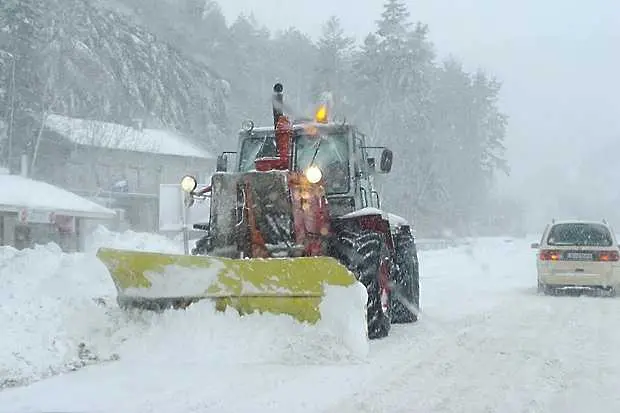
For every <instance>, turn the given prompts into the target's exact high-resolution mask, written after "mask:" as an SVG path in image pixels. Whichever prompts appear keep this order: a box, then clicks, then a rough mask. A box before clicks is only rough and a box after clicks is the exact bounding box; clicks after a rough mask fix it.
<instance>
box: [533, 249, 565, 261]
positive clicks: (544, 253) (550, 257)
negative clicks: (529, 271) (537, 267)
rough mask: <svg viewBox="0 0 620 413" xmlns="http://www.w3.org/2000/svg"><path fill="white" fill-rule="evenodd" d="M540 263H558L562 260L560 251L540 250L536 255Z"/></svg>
mask: <svg viewBox="0 0 620 413" xmlns="http://www.w3.org/2000/svg"><path fill="white" fill-rule="evenodd" d="M538 256H539V257H540V259H541V260H542V261H559V260H560V259H561V258H562V254H561V253H560V251H553V250H541V251H540V254H539V255H538Z"/></svg>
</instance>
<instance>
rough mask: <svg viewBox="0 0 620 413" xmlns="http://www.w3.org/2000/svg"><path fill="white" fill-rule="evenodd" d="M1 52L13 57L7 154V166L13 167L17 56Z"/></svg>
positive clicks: (4, 51) (0, 51)
mask: <svg viewBox="0 0 620 413" xmlns="http://www.w3.org/2000/svg"><path fill="white" fill-rule="evenodd" d="M0 53H2V54H4V55H6V56H9V57H10V58H11V62H12V63H11V103H10V105H11V107H10V114H9V130H8V136H7V138H8V151H7V156H6V166H7V168H8V169H9V171H10V169H11V158H12V157H13V120H14V119H15V56H14V55H13V54H12V53H9V52H7V51H6V50H0Z"/></svg>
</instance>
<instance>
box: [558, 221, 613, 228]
mask: <svg viewBox="0 0 620 413" xmlns="http://www.w3.org/2000/svg"><path fill="white" fill-rule="evenodd" d="M558 224H594V225H604V226H606V227H609V223H607V222H605V221H594V220H587V219H563V220H556V221H553V222H551V225H552V226H553V225H558Z"/></svg>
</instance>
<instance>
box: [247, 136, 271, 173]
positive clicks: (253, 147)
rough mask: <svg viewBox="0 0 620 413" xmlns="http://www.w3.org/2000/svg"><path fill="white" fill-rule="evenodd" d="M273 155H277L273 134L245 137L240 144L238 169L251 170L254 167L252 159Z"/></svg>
mask: <svg viewBox="0 0 620 413" xmlns="http://www.w3.org/2000/svg"><path fill="white" fill-rule="evenodd" d="M275 156H278V151H277V148H276V138H275V137H274V136H268V135H267V136H251V137H248V138H245V139H244V140H243V143H242V144H241V153H240V156H239V171H241V172H248V171H253V170H254V169H256V167H255V164H254V161H255V160H256V159H257V158H264V157H275Z"/></svg>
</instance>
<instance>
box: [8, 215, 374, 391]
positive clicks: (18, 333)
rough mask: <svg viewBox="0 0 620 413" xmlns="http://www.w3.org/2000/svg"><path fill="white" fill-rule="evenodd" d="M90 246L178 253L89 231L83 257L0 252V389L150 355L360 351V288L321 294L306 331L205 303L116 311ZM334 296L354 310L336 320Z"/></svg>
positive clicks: (42, 249) (289, 356)
mask: <svg viewBox="0 0 620 413" xmlns="http://www.w3.org/2000/svg"><path fill="white" fill-rule="evenodd" d="M100 246H107V247H112V248H130V249H140V250H148V251H160V252H176V253H178V252H180V251H181V250H182V246H181V244H180V243H178V242H176V241H173V240H170V239H168V238H166V237H162V236H158V235H153V234H139V233H133V232H131V231H128V232H126V233H123V234H116V233H113V232H110V231H108V230H106V229H105V228H103V227H100V228H99V229H97V231H95V232H94V233H93V236H92V237H91V239H90V240H89V247H88V248H89V249H88V251H87V252H86V253H75V254H66V253H63V252H62V251H61V250H60V248H59V247H58V246H57V245H55V244H48V245H44V246H36V247H35V248H33V249H26V250H22V251H18V250H15V249H13V248H11V247H0V323H1V324H2V326H3V329H4V335H3V339H2V340H1V341H0V388H2V387H10V386H16V385H21V384H25V383H28V382H31V381H36V380H39V379H41V378H45V377H48V376H51V375H56V374H60V373H63V372H69V371H72V370H75V369H78V368H81V367H84V366H87V365H90V364H98V363H102V362H106V361H115V360H117V359H119V358H122V359H141V358H145V357H149V358H150V357H157V354H162V357H163V358H168V357H170V354H176V355H177V356H178V357H180V358H181V359H183V358H187V360H193V359H200V360H201V362H202V363H205V362H208V363H213V364H221V363H234V364H238V363H272V362H280V363H282V362H283V363H299V362H302V363H323V362H338V361H353V360H357V359H359V358H360V357H365V356H366V354H367V352H368V342H367V339H366V330H365V322H364V311H363V308H364V307H363V305H364V303H365V301H366V296H365V294H366V291H365V289H363V287H362V288H361V289H360V288H359V287H360V285H354V286H353V287H348V288H341V289H330V290H328V292H327V293H328V295H327V297H326V299H325V301H324V303H323V304H322V308H321V311H322V314H323V315H324V316H323V319H322V320H321V322H320V323H319V324H318V325H316V326H310V325H305V324H300V323H298V322H296V321H295V320H294V319H292V318H291V317H289V316H284V315H282V316H275V315H248V316H244V317H240V316H239V315H238V314H237V313H236V312H235V311H227V312H226V313H219V312H216V311H215V310H214V308H213V305H212V304H211V303H210V302H200V303H197V304H195V305H192V306H191V307H190V308H188V309H187V310H185V311H168V312H164V313H161V314H157V313H139V312H134V313H131V312H124V311H121V310H120V309H119V308H118V307H117V305H116V302H115V297H116V290H115V288H114V285H113V283H112V280H111V278H110V276H109V274H108V272H107V269H106V268H105V266H104V265H103V264H102V263H101V262H100V261H99V260H98V259H97V258H96V256H95V252H96V249H97V248H98V247H100ZM343 300H347V301H348V302H349V303H352V304H353V305H354V306H355V308H357V309H358V311H357V312H356V313H355V314H342V312H341V311H339V303H342V301H343ZM350 306H351V304H347V305H345V306H344V307H345V308H350ZM158 349H162V350H163V349H165V350H166V351H161V352H158V351H157V350H158ZM162 361H165V360H162Z"/></svg>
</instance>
